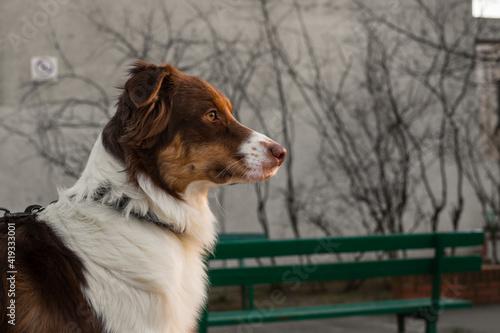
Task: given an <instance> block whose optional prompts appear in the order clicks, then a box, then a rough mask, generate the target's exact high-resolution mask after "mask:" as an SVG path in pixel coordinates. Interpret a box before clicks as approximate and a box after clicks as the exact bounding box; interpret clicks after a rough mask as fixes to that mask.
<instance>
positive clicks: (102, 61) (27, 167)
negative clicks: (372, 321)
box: [0, 0, 483, 237]
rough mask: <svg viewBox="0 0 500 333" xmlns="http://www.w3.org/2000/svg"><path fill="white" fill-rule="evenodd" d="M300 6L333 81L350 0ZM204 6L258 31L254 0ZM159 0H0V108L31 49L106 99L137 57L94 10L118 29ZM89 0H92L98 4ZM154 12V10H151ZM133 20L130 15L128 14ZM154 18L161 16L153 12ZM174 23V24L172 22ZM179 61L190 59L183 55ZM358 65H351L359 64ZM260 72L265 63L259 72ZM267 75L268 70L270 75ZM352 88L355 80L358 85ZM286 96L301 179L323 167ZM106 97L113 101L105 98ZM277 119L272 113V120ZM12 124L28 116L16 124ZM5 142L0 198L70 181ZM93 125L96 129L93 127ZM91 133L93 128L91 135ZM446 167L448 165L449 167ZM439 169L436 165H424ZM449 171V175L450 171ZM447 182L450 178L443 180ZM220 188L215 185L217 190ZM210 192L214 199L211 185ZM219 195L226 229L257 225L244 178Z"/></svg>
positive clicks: (172, 6)
mask: <svg viewBox="0 0 500 333" xmlns="http://www.w3.org/2000/svg"><path fill="white" fill-rule="evenodd" d="M166 3H167V6H168V8H169V10H172V13H174V14H173V17H172V21H173V25H174V28H176V27H177V26H178V25H180V24H181V23H182V22H183V21H184V20H185V18H186V17H190V16H192V15H193V13H194V11H193V8H192V6H190V5H189V4H187V3H185V2H179V1H174V0H170V1H166ZM299 3H300V4H301V6H303V9H304V18H305V22H306V24H307V26H308V28H309V31H310V32H312V34H311V37H312V40H313V42H314V43H315V45H316V46H317V47H318V49H319V50H321V51H322V53H323V54H324V55H327V56H328V61H329V66H328V71H329V72H330V73H329V74H330V75H331V77H332V80H331V81H332V85H334V84H336V82H337V81H338V78H339V75H340V73H341V72H342V69H343V68H344V66H345V61H346V59H347V58H349V57H351V56H354V57H356V56H357V55H362V54H363V53H364V52H365V50H364V48H363V46H362V41H361V40H359V38H360V37H359V36H360V29H359V27H358V21H357V20H358V18H359V13H358V11H357V10H356V7H355V6H354V5H353V4H352V2H351V1H348V0H337V1H333V2H332V1H327V0H315V1H311V0H302V1H299ZM369 3H370V6H371V7H372V8H374V9H375V10H377V11H378V12H379V13H381V14H383V15H386V16H390V17H398V18H399V19H401V20H405V19H407V18H408V17H412V14H411V13H412V12H411V10H412V7H411V6H410V5H408V3H403V4H402V3H401V2H400V1H396V0H394V1H392V0H377V1H370V2H369ZM197 4H198V5H199V6H200V8H201V10H202V11H207V12H208V11H209V10H214V13H213V15H214V16H213V17H214V20H213V22H214V27H215V28H216V29H217V31H219V33H220V34H222V35H225V36H227V37H228V38H230V37H233V36H240V37H241V38H249V39H251V38H255V36H256V35H258V32H259V30H260V29H261V24H260V21H259V20H260V18H259V17H260V16H259V9H258V7H256V6H255V3H254V2H253V1H252V0H218V1H210V2H199V3H197ZM285 4H287V2H286V1H275V2H273V5H272V8H273V10H274V13H275V17H279V15H278V14H276V13H279V12H280V11H281V12H285V11H286V9H287V8H289V7H288V6H285ZM154 8H158V7H157V1H156V0H148V1H141V2H136V1H130V0H126V1H111V0H106V1H100V2H99V3H95V2H86V1H83V0H45V1H44V0H42V1H39V2H37V1H29V0H20V1H13V0H9V1H3V2H2V3H1V4H0V32H1V34H0V37H1V38H2V39H1V45H2V48H1V49H0V73H1V77H0V104H1V105H2V107H1V108H0V116H2V117H16V115H17V113H18V112H21V111H20V105H21V104H20V103H21V100H22V98H23V95H24V94H25V93H26V91H27V89H28V88H29V86H30V85H29V83H30V81H31V78H30V59H31V57H33V56H37V55H43V56H54V57H57V58H58V59H59V73H61V74H64V73H68V72H71V71H72V70H73V71H74V72H75V73H78V74H80V75H82V76H85V77H89V78H91V79H92V80H95V81H96V82H98V83H99V84H100V85H101V86H103V87H105V91H106V94H107V95H108V96H109V98H110V99H111V100H113V98H114V97H115V96H116V95H117V94H118V93H119V91H118V90H117V89H115V88H114V87H115V86H117V85H120V84H122V83H123V82H124V80H125V79H126V76H125V70H126V67H127V65H128V64H129V63H130V62H131V61H132V60H134V59H133V57H132V56H130V55H128V56H125V57H124V55H123V52H120V51H116V50H115V49H113V48H112V47H105V46H111V45H112V43H113V41H112V40H110V39H108V38H107V37H106V36H107V35H106V34H105V33H104V32H103V31H102V30H99V29H98V28H97V27H96V25H95V24H93V23H91V21H92V17H94V18H95V17H97V16H93V15H99V12H101V13H102V15H103V16H104V17H105V18H106V20H107V22H109V24H110V25H112V26H113V27H116V28H117V29H122V28H123V29H126V28H127V27H129V28H131V27H133V26H143V25H141V24H140V23H141V22H138V21H137V18H138V17H142V20H143V21H147V20H148V17H147V15H148V13H149V12H150V10H151V9H154ZM96 9H98V10H97V11H96ZM154 14H155V15H157V16H158V17H157V18H160V17H161V12H160V11H159V10H156V11H155V13H154ZM127 17H130V18H131V20H132V21H130V23H127V21H126V18H127ZM157 22H160V21H157ZM176 25H177V26H176ZM153 29H154V31H155V36H156V37H157V38H162V36H163V35H166V30H165V29H166V27H165V26H162V25H160V24H158V25H155V26H154V27H153ZM189 29H190V30H189V31H188V32H187V33H189V34H191V36H203V35H204V34H206V26H205V25H203V24H202V23H199V24H193V25H192V26H190V28H189ZM282 29H283V32H284V33H283V36H284V38H285V40H284V43H285V44H286V46H287V47H288V48H289V49H290V50H293V53H294V54H300V56H301V57H303V58H306V55H305V54H303V53H301V52H298V51H297V48H298V42H297V35H296V34H295V33H294V32H297V31H298V21H297V20H296V19H287V20H286V21H284V22H283V23H282ZM54 36H56V37H57V40H58V41H59V43H60V47H61V48H62V49H63V50H64V54H65V56H66V57H67V58H68V59H70V61H71V63H72V66H73V68H69V67H68V66H66V65H65V64H64V61H63V59H62V58H61V54H60V53H58V52H57V50H56V49H55V48H54V45H55V44H54V43H55V39H54ZM186 57H187V58H186V59H188V60H189V59H190V58H192V59H196V58H197V57H200V54H188V55H187V56H186ZM146 60H149V61H153V62H163V61H172V60H171V58H167V59H163V58H161V53H160V52H157V53H152V54H149V55H148V57H147V59H146ZM185 63H188V61H186V62H185ZM354 64H355V65H353V73H354V74H356V73H358V74H359V73H361V72H362V69H361V68H360V67H359V63H357V62H355V63H354ZM356 66H358V67H356ZM190 74H194V75H201V76H203V73H201V72H200V73H198V72H190ZM259 75H262V78H263V79H266V75H268V76H269V75H270V74H269V73H260V74H259ZM267 78H268V77H267ZM350 89H356V87H355V86H352V87H350ZM290 92H291V93H290V95H289V96H287V98H289V102H290V106H291V108H292V110H293V115H292V116H293V119H295V120H296V121H295V138H294V145H293V148H292V150H293V154H294V155H295V156H296V158H295V161H296V164H295V169H294V173H295V176H296V179H297V182H298V183H299V184H300V183H302V184H308V183H310V182H311V181H312V180H313V179H314V178H315V176H316V175H318V174H319V173H320V170H319V166H318V163H317V161H316V157H317V154H318V142H319V141H318V135H317V131H316V130H315V128H314V126H311V124H310V122H309V121H308V120H310V119H309V118H310V115H309V113H308V111H307V108H306V106H305V105H304V104H303V103H302V102H300V101H299V100H296V99H295V98H294V95H293V94H294V93H295V92H293V90H292V88H290ZM42 94H44V97H45V98H49V99H58V98H67V97H68V96H75V97H79V98H82V97H86V96H87V97H89V98H95V94H96V92H95V91H94V90H93V89H92V88H90V87H89V86H88V85H85V84H82V83H81V82H67V81H66V82H65V84H64V85H60V86H56V87H53V88H51V89H47V90H45V91H43V92H42ZM26 103H27V104H30V103H36V99H34V100H27V101H26ZM112 104H113V103H111V105H112ZM266 107H267V109H266V112H265V114H266V118H267V119H268V121H269V123H270V124H273V123H276V122H277V119H279V117H277V115H276V114H277V111H276V109H275V107H274V106H273V105H267V106H266ZM240 118H241V120H242V122H243V123H244V124H247V125H248V126H251V127H254V128H256V129H259V128H258V127H259V125H258V123H257V122H256V120H255V117H254V116H253V114H252V112H251V111H250V110H247V109H243V110H241V112H240ZM278 123H279V121H278ZM19 126H25V125H24V124H19ZM0 134H1V135H0V138H1V140H2V141H1V142H2V148H1V150H0V206H7V207H9V208H12V209H14V210H20V209H23V208H24V207H25V206H26V205H28V204H31V203H33V202H37V203H40V204H46V203H48V202H50V201H51V200H53V199H55V198H56V197H57V193H56V188H57V187H60V186H70V185H71V183H72V182H73V181H74V180H73V179H72V178H70V177H67V176H65V175H64V174H61V172H60V170H58V169H57V168H54V167H52V166H50V164H49V163H47V162H46V161H44V160H43V159H42V158H40V157H39V156H38V154H37V152H36V151H34V150H33V149H32V148H31V146H30V145H29V144H27V142H26V140H25V139H22V138H19V137H16V136H11V135H6V134H5V133H4V132H0ZM95 135H96V134H95V133H94V132H93V133H92V136H95ZM271 136H272V137H273V138H274V139H276V140H278V141H280V140H282V137H281V134H280V133H279V131H277V132H276V133H271ZM88 139H89V140H91V139H93V138H92V137H89V138H88ZM449 172H450V174H453V172H454V169H453V168H452V167H450V170H449ZM431 173H434V174H435V175H436V176H437V175H438V172H437V170H435V171H431ZM451 178H452V179H453V176H452V177H451ZM284 183H285V177H284V174H283V171H281V173H280V174H278V175H277V176H276V177H275V178H274V179H273V180H271V193H272V194H271V199H270V202H269V205H268V213H269V217H270V220H271V221H272V224H273V225H272V229H271V233H272V235H273V236H274V237H289V236H291V232H290V228H289V224H288V222H287V217H286V211H285V208H284V197H283V193H282V191H283V188H284ZM449 186H450V191H453V184H450V185H449ZM216 191H217V190H216ZM216 191H215V192H214V193H212V195H211V196H212V199H213V197H214V196H215V194H216V193H217V192H216ZM226 191H227V192H226V196H225V198H226V201H225V202H224V210H223V211H222V210H221V209H218V208H217V204H216V203H214V210H216V211H217V214H219V215H221V214H223V215H224V216H225V219H226V221H227V226H226V230H227V231H232V232H256V231H261V229H260V227H259V225H258V223H257V218H256V213H255V205H256V203H255V195H254V189H253V187H252V186H251V185H241V186H231V187H228V188H227V190H226ZM466 194H467V198H468V200H467V203H466V210H465V212H464V218H463V222H462V225H461V228H462V229H469V228H478V227H481V226H482V225H483V222H482V220H481V217H480V211H479V208H478V206H477V203H476V201H475V199H474V195H473V193H472V190H471V189H470V188H467V190H466ZM340 227H341V228H342V229H344V230H346V233H356V232H359V229H357V228H354V227H353V223H352V221H349V220H346V221H345V223H343V224H342V225H341V226H340ZM301 228H302V229H303V232H304V234H305V235H318V234H320V233H319V231H318V230H317V228H315V227H312V226H307V225H304V226H302V227H301ZM441 228H442V229H450V224H449V221H448V216H447V214H443V221H442V223H441ZM419 230H421V231H425V230H428V226H426V225H422V226H421V227H420V229H419Z"/></svg>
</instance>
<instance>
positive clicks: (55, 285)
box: [0, 216, 104, 333]
mask: <svg viewBox="0 0 500 333" xmlns="http://www.w3.org/2000/svg"><path fill="white" fill-rule="evenodd" d="M11 221H14V223H15V233H16V236H15V237H16V240H15V270H16V271H17V273H16V274H15V277H16V280H15V297H12V299H15V305H16V311H15V315H16V320H15V326H13V325H10V324H8V319H9V318H8V317H7V312H6V311H7V302H8V301H9V297H8V291H9V285H8V282H7V277H8V275H10V274H7V271H9V270H10V269H9V268H8V265H7V232H8V225H7V223H4V222H3V219H0V262H1V264H0V280H1V290H0V307H1V309H0V332H5V333H21V332H22V333H29V332H33V333H35V332H47V333H48V332H58V333H59V332H81V333H84V332H85V333H87V332H88V333H95V332H104V328H103V327H104V326H103V324H102V322H101V321H100V319H98V318H97V317H96V315H95V313H94V311H93V310H92V309H91V307H90V304H88V302H87V300H86V298H85V296H84V295H83V293H82V289H81V288H82V286H85V285H86V281H85V276H84V272H83V269H84V268H83V264H82V262H81V260H80V259H79V258H78V257H77V256H76V255H75V254H74V253H73V252H72V251H71V250H70V249H68V248H67V247H66V246H65V245H64V244H63V243H62V242H61V240H60V239H59V238H58V237H57V236H56V235H55V234H54V232H53V231H52V230H51V228H50V227H49V226H48V225H47V224H46V223H44V222H42V221H37V220H36V218H35V216H30V217H27V218H23V219H16V220H11Z"/></svg>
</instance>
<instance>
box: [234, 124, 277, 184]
mask: <svg viewBox="0 0 500 333" xmlns="http://www.w3.org/2000/svg"><path fill="white" fill-rule="evenodd" d="M273 143H274V141H273V140H271V139H269V138H268V137H267V136H265V135H264V134H261V133H259V132H255V131H253V132H252V134H250V136H249V137H248V139H247V140H246V141H245V142H243V144H242V145H241V146H240V153H241V154H243V155H244V156H245V159H244V162H245V165H246V166H247V167H248V168H249V169H250V171H249V172H248V173H247V177H249V178H255V179H260V178H265V177H271V176H273V175H274V174H275V173H276V171H277V170H278V168H275V169H274V170H272V172H271V174H269V173H267V174H266V172H265V171H266V169H265V164H266V163H269V159H270V158H272V156H271V155H270V154H269V151H268V150H269V148H268V147H269V146H270V145H272V144H273ZM268 172H269V171H268Z"/></svg>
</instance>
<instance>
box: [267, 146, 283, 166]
mask: <svg viewBox="0 0 500 333" xmlns="http://www.w3.org/2000/svg"><path fill="white" fill-rule="evenodd" d="M269 149H270V150H271V154H273V156H274V157H276V158H277V159H278V166H280V165H281V164H283V161H284V160H285V156H286V149H285V148H284V147H282V146H280V145H279V144H275V145H273V146H272V147H271V148H269Z"/></svg>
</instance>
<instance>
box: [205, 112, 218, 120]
mask: <svg viewBox="0 0 500 333" xmlns="http://www.w3.org/2000/svg"><path fill="white" fill-rule="evenodd" d="M205 117H207V119H208V120H210V121H214V120H215V119H217V113H216V112H215V111H213V110H212V111H209V112H207V113H206V114H205Z"/></svg>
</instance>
